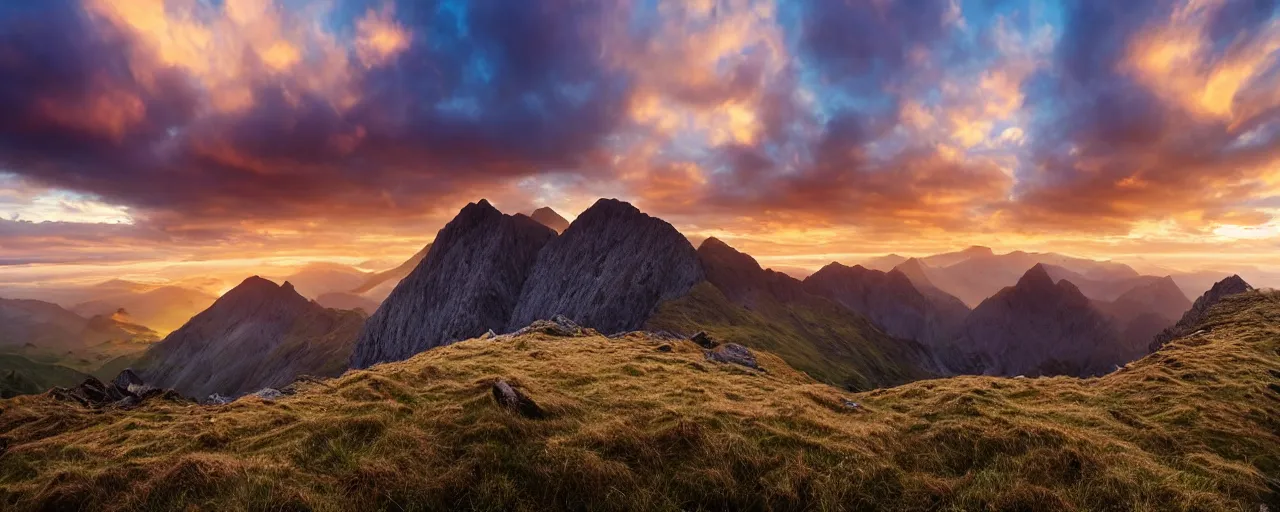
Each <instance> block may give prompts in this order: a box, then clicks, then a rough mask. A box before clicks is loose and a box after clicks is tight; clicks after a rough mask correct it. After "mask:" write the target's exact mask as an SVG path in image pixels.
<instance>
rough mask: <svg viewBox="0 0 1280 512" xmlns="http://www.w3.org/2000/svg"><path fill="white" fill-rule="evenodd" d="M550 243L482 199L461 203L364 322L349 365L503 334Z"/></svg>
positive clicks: (544, 232) (549, 235) (539, 229)
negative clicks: (490, 332)
mask: <svg viewBox="0 0 1280 512" xmlns="http://www.w3.org/2000/svg"><path fill="white" fill-rule="evenodd" d="M555 238H556V234H555V232H554V231H552V230H551V229H549V228H547V227H546V226H543V225H541V224H539V223H537V222H535V221H534V220H532V219H530V218H529V217H526V216H524V215H506V214H503V213H502V212H500V211H498V210H497V209H496V208H494V207H493V206H492V205H490V204H489V202H488V201H485V200H480V202H479V203H472V204H468V205H467V206H466V207H464V208H463V209H462V211H460V212H459V213H458V215H457V217H454V219H453V220H452V221H450V222H449V224H447V225H445V227H444V229H441V230H440V233H439V234H438V235H436V239H435V242H433V243H432V245H431V250H430V251H428V253H427V255H426V257H425V258H424V259H423V260H422V263H420V264H419V265H418V267H417V268H415V269H414V270H413V272H410V273H409V275H408V276H406V277H405V278H404V279H402V280H401V281H400V284H398V285H397V286H396V287H395V290H393V291H392V292H391V295H389V296H388V297H387V299H386V300H385V301H383V303H382V305H381V306H379V307H378V311H377V312H376V313H374V314H373V316H371V317H370V318H369V320H368V322H366V324H365V327H364V329H363V331H362V332H361V333H360V337H359V340H358V341H357V342H356V348H355V351H354V352H353V353H352V355H351V366H353V367H355V368H365V367H368V366H371V365H373V364H376V363H380V362H386V361H399V360H402V359H406V358H408V357H409V356H412V355H413V354H416V353H418V352H421V351H423V350H427V349H429V348H434V347H438V346H441V345H445V344H448V343H452V342H455V341H459V340H464V339H468V338H472V337H475V336H479V335H481V334H484V333H485V331H488V330H490V329H493V330H495V331H502V330H504V328H505V326H506V325H507V324H508V322H509V321H510V319H511V315H512V313H513V312H514V311H515V309H516V304H517V299H519V298H520V292H521V289H522V288H523V287H524V285H525V282H526V280H527V279H528V278H529V276H530V275H531V274H532V271H533V268H534V262H535V261H537V259H538V254H539V252H540V251H541V250H542V249H543V248H544V246H546V245H547V244H548V242H550V241H552V240H553V239H555Z"/></svg>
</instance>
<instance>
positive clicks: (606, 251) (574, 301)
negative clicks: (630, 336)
mask: <svg viewBox="0 0 1280 512" xmlns="http://www.w3.org/2000/svg"><path fill="white" fill-rule="evenodd" d="M702 278H703V275H702V269H701V267H700V266H699V264H698V257H697V254H696V252H695V251H694V249H693V246H692V245H690V244H689V241H688V239H686V238H685V237H684V235H682V234H680V232H679V231H676V229H675V228H674V227H672V226H671V225H670V224H667V223H666V222H665V221H663V220H661V219H657V218H654V217H650V216H648V215H645V214H644V213H641V212H640V210H637V209H636V208H635V207H634V206H631V205H630V204H628V203H625V202H622V201H618V200H616V199H601V200H599V201H597V202H596V204H595V205H593V206H592V207H591V208H588V209H587V210H586V211H585V212H582V215H581V216H579V217H578V218H577V219H576V220H574V222H573V223H572V224H570V225H569V227H568V229H566V230H565V231H564V234H562V235H560V237H558V238H556V239H554V240H552V241H551V242H549V243H548V244H547V246H546V247H545V248H544V249H543V250H542V253H541V254H539V255H538V260H537V264H536V265H535V266H534V268H533V272H532V274H531V275H530V276H529V279H528V281H527V282H526V283H525V286H524V290H523V292H522V293H521V294H520V300H519V302H518V304H517V305H516V308H515V313H514V314H513V315H512V317H511V320H510V321H509V322H508V323H507V329H506V330H507V331H512V330H515V329H517V328H520V327H523V326H526V325H529V324H530V323H532V322H533V321H534V320H538V319H547V318H551V317H553V316H555V315H564V316H565V317H567V318H569V319H570V320H573V321H574V322H577V323H578V324H580V325H582V326H584V327H589V328H593V329H596V330H599V331H601V332H605V333H614V332H620V331H630V330H635V329H637V328H639V327H640V326H641V325H642V324H644V322H645V320H646V319H648V318H649V317H650V315H652V314H653V312H654V310H655V308H656V307H657V306H658V304H659V303H660V302H662V301H664V300H669V299H674V298H676V297H679V296H681V295H684V294H685V293H687V292H688V291H689V289H690V288H692V287H693V285H695V284H697V283H698V282H699V281H701V280H702ZM384 307H385V305H384Z"/></svg>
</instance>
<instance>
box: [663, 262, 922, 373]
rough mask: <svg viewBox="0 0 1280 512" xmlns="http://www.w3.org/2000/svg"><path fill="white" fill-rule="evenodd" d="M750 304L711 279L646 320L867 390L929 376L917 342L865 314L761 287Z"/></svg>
mask: <svg viewBox="0 0 1280 512" xmlns="http://www.w3.org/2000/svg"><path fill="white" fill-rule="evenodd" d="M756 299H757V303H756V305H755V307H754V309H747V308H744V307H742V306H739V305H737V304H733V303H732V302H730V301H729V299H727V298H726V297H725V296H724V294H722V293H720V290H718V289H716V287H715V286H712V285H711V284H710V283H701V284H699V285H697V286H696V287H694V289H693V290H691V291H690V292H689V294H688V295H685V296H684V297H681V298H679V299H676V300H673V301H668V302H666V303H663V304H662V305H661V306H660V307H659V308H658V312H657V313H655V314H654V316H653V318H651V319H650V320H649V322H648V324H646V326H645V327H646V328H648V329H650V330H654V331H664V330H665V331H672V332H677V333H682V334H686V335H687V334H692V333H694V332H697V331H706V332H707V333H708V334H711V335H712V336H713V337H715V338H717V339H719V340H723V341H731V342H735V343H740V344H742V345H746V346H748V347H751V348H758V349H761V350H767V351H770V352H772V353H774V354H777V355H778V356H779V357H781V358H782V359H783V360H785V361H787V363H789V364H791V366H793V367H795V368H797V369H800V370H803V371H805V372H806V373H808V374H809V375H811V376H813V377H814V378H816V379H818V380H820V381H823V382H827V383H830V384H833V385H837V386H841V387H844V388H848V389H871V388H874V387H883V386H890V385H895V384H901V383H904V382H909V381H913V380H919V379H923V378H928V377H931V375H930V374H928V373H926V372H925V371H923V370H922V369H921V368H920V365H921V361H923V360H927V359H928V358H927V356H926V355H925V353H924V352H923V350H922V349H921V348H920V347H919V345H917V344H915V343H914V342H910V341H906V340H897V339H894V338H892V337H890V336H888V335H886V334H884V333H882V332H880V330H879V329H877V328H876V327H875V326H873V325H872V324H871V323H870V322H868V321H867V320H866V318H864V317H862V316H860V315H858V314H856V313H852V312H850V311H848V310H847V309H845V308H844V307H842V306H840V305H838V304H836V303H834V302H830V301H827V300H825V299H821V298H817V297H813V298H812V300H808V301H805V302H798V303H792V304H782V303H781V302H779V301H777V300H776V299H773V298H771V297H769V296H768V295H765V294H760V295H757V296H756Z"/></svg>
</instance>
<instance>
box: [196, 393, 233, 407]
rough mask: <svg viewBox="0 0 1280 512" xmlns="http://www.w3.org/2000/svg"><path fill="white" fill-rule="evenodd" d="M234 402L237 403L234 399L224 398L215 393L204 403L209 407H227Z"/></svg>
mask: <svg viewBox="0 0 1280 512" xmlns="http://www.w3.org/2000/svg"><path fill="white" fill-rule="evenodd" d="M234 401H236V399H235V398H233V397H229V396H222V395H219V394H217V393H214V394H211V395H209V397H208V398H206V399H205V400H204V403H206V404H209V405H227V404H229V403H231V402H234Z"/></svg>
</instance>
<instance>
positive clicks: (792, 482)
mask: <svg viewBox="0 0 1280 512" xmlns="http://www.w3.org/2000/svg"><path fill="white" fill-rule="evenodd" d="M1203 327H1205V328H1206V329H1208V330H1207V331H1206V332H1204V333H1201V334H1198V335H1194V336H1192V337H1189V338H1184V339H1182V340H1179V341H1176V342H1174V343H1172V344H1170V345H1169V346H1167V347H1166V348H1165V349H1163V350H1162V351H1160V352H1158V353H1156V354H1154V355H1152V356H1150V357H1148V358H1146V359H1143V360H1142V361H1139V362H1136V363H1134V364H1131V365H1130V366H1129V367H1127V368H1124V369H1122V370H1120V371H1118V372H1116V373H1113V374H1110V375H1107V376H1105V377H1101V378H1096V379H1086V380H1079V379H1073V378H1066V377H1057V378H1043V379H1003V378H985V377H961V378H952V379H938V380H927V381H920V382H915V383H911V384H907V385H904V386H900V387H896V388H891V389H881V390H876V391H871V392H867V393H859V394H850V393H846V392H843V391H841V390H839V389H836V388H833V387H830V386H827V385H824V384H819V383H817V382H815V381H813V380H811V379H810V378H809V377H808V376H806V375H804V374H802V373H800V372H797V371H795V370H793V369H791V368H790V367H788V366H787V365H786V364H785V363H784V362H783V361H782V360H781V359H779V358H777V357H775V356H773V355H770V354H768V353H758V354H757V356H758V358H759V360H760V363H761V365H762V366H763V367H764V368H766V369H767V370H768V371H767V373H761V372H755V371H751V370H747V369H744V368H740V367H736V366H731V365H723V364H717V363H712V362H708V361H706V360H705V359H704V358H703V356H702V353H701V351H699V350H698V349H697V348H696V347H695V346H694V345H693V344H692V343H689V342H674V343H671V345H672V346H673V350H672V351H671V352H659V351H657V350H656V349H657V347H658V346H659V345H660V344H661V343H664V341H661V340H654V339H651V338H649V337H647V336H645V335H639V334H633V335H629V336H626V337H623V338H619V339H612V340H611V339H607V338H603V337H594V336H593V337H580V338H553V337H548V336H545V335H540V334H535V335H529V336H525V337H522V338H518V339H516V340H483V341H482V340H473V341H467V342H463V343H458V344H455V345H452V346H449V347H445V348H442V349H436V350H432V351H429V352H426V353H423V354H419V355H418V356H416V357H414V358H412V359H410V360H408V361H404V362H399V363H391V364H384V365H379V366H376V367H374V368H372V369H370V370H366V371H355V372H349V373H347V374H345V375H344V376H342V377H340V378H337V379H332V380H327V381H322V382H319V383H303V384H300V387H301V391H300V392H299V393H298V394H297V395H295V396H292V397H288V398H285V399H282V400H279V401H276V402H264V401H262V400H260V399H257V398H245V399H242V400H240V401H238V402H236V403H234V404H231V405H227V406H221V407H206V406H198V405H192V404H178V403H164V402H154V403H150V404H148V405H145V406H144V407H142V408H140V409H136V410H132V411H118V410H106V411H92V410H86V409H81V408H77V407H72V406H68V405H66V404H61V403H56V402H53V401H51V400H50V399H48V398H46V397H19V398H16V399H13V400H8V401H4V402H0V407H3V408H4V410H3V412H0V433H2V434H0V436H3V437H4V438H5V439H6V440H7V441H8V451H7V453H5V454H4V455H3V456H0V509H6V510H10V509H11V510H42V509H44V510H75V509H85V510H135V509H136V510H189V509H200V510H335V511H337V510H449V509H483V510H534V509H590V510H676V509H715V510H723V509H774V510H810V509H813V510H1010V511H1013V510H1035V511H1042V510H1046V511H1047V510H1159V511H1166V510H1247V511H1251V512H1252V511H1257V510H1259V505H1261V504H1267V505H1269V506H1270V507H1271V510H1280V502H1277V493H1278V492H1280V484H1278V483H1277V478H1280V393H1277V391H1276V390H1274V389H1272V388H1271V386H1275V385H1276V384H1277V382H1278V377H1277V375H1280V296H1277V295H1268V294H1262V293H1253V294H1248V295H1244V296H1240V297H1235V298H1231V299H1228V300H1227V301H1225V302H1224V303H1223V304H1222V305H1220V306H1219V307H1218V308H1216V309H1215V311H1214V313H1213V314H1212V315H1211V316H1210V318H1209V319H1208V320H1207V322H1206V324H1205V325H1204V326H1203ZM497 378H503V379H506V380H507V381H508V382H510V383H511V384H512V385H513V386H516V387H518V388H520V389H522V390H523V391H524V392H525V393H527V394H528V395H529V396H531V397H532V398H533V399H535V400H537V401H538V403H539V405H540V406H541V407H542V408H543V409H544V410H545V411H546V413H547V417H546V418H544V419H538V420H534V419H526V418H523V417H521V416H519V415H517V414H514V413H511V412H509V411H506V410H503V409H501V408H499V407H497V406H496V405H495V403H494V401H493V398H492V397H491V395H490V391H489V385H490V383H491V382H492V381H493V380H494V379H497ZM844 400H853V401H855V402H858V403H859V404H860V407H858V408H850V407H847V406H846V405H845V404H844Z"/></svg>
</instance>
